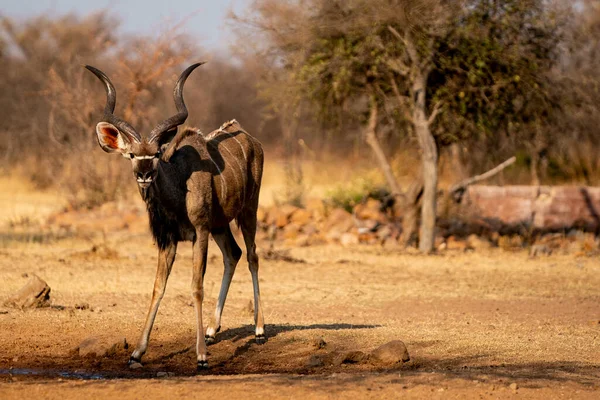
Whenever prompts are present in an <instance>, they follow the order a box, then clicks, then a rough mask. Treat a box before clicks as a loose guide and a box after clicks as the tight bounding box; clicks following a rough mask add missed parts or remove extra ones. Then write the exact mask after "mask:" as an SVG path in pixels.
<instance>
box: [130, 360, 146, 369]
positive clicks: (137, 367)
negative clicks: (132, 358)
mask: <svg viewBox="0 0 600 400" xmlns="http://www.w3.org/2000/svg"><path fill="white" fill-rule="evenodd" d="M140 368H144V366H143V365H142V364H140V363H139V362H134V363H131V364H129V369H140Z"/></svg>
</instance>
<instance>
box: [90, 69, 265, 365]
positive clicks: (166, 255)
mask: <svg viewBox="0 0 600 400" xmlns="http://www.w3.org/2000/svg"><path fill="white" fill-rule="evenodd" d="M201 64H202V63H198V64H194V65H192V66H190V67H188V68H187V69H186V70H185V71H184V72H183V73H182V74H181V76H180V77H179V80H178V81H177V83H176V84H175V89H174V92H173V95H174V98H175V106H176V108H177V114H175V115H174V116H172V117H170V118H168V119H166V120H165V121H163V122H161V123H160V124H159V125H157V126H156V127H155V128H154V129H153V130H152V131H151V132H150V134H149V135H148V136H147V137H143V136H141V135H140V134H139V133H138V132H136V130H135V129H134V128H133V127H132V126H131V125H129V124H128V123H127V122H125V121H123V120H121V119H120V118H118V117H116V116H115V115H114V114H113V112H114V109H115V104H116V91H115V88H114V86H113V84H112V83H111V81H110V79H108V77H107V76H106V75H105V74H104V73H103V72H102V71H100V70H98V69H96V68H94V67H91V66H89V65H88V66H86V68H87V69H88V70H90V71H91V72H92V73H94V75H96V77H98V78H99V79H100V80H101V81H102V83H104V86H105V88H106V93H107V101H106V106H105V108H104V116H103V118H102V121H101V122H99V123H98V125H97V126H96V134H97V137H98V143H99V144H100V147H102V149H103V150H104V151H106V152H108V153H113V152H117V153H121V154H122V155H123V156H124V157H126V158H129V159H131V164H132V166H133V174H134V176H135V178H136V180H137V183H138V188H139V191H140V194H141V196H142V198H143V199H144V201H145V202H146V207H147V209H148V216H149V218H150V228H151V230H152V234H153V236H154V239H155V241H156V244H157V246H158V267H157V271H156V280H155V282H154V291H153V292H152V300H151V302H150V310H149V311H148V315H147V316H146V322H145V324H144V329H143V331H142V334H141V337H140V339H139V342H138V344H137V346H136V348H135V350H134V351H133V353H132V354H131V358H130V359H129V364H130V366H131V365H134V364H136V363H140V362H141V359H142V356H143V355H144V353H145V352H146V349H147V348H148V339H149V337H150V331H151V330H152V325H153V324H154V319H155V317H156V313H157V311H158V307H159V304H160V301H161V299H162V297H163V295H164V293H165V286H166V284H167V279H168V277H169V273H170V272H171V267H172V265H173V261H174V260H175V253H176V250H177V243H178V242H180V241H188V240H189V241H192V243H193V261H192V264H193V277H192V297H193V301H194V306H195V312H196V327H197V339H196V354H197V368H198V369H199V370H200V369H204V368H207V367H208V363H207V361H206V353H207V351H206V342H209V343H210V342H212V341H214V340H215V335H216V333H217V332H218V331H219V329H220V324H221V313H222V311H223V306H224V304H225V298H226V297H227V291H228V289H229V285H230V283H231V279H232V277H233V273H234V271H235V267H236V265H237V263H238V261H239V259H240V257H241V255H242V251H241V249H240V248H239V246H238V245H237V243H236V241H235V239H234V237H233V235H232V233H231V230H230V228H229V223H230V222H231V221H232V220H234V219H235V220H236V221H237V223H238V225H239V227H240V228H241V231H242V234H243V237H244V242H245V243H246V250H247V255H248V264H249V268H250V273H251V275H252V284H253V286H254V320H255V324H256V331H255V335H256V336H255V339H256V341H257V342H258V343H262V342H264V340H265V336H264V321H263V313H262V309H261V302H260V292H259V288H258V257H257V255H256V246H255V242H254V237H255V233H256V210H257V207H258V195H259V190H260V182H261V177H262V171H263V150H262V147H261V144H260V142H259V141H258V140H257V139H255V138H254V137H252V136H251V135H249V134H248V133H247V132H245V131H244V130H243V129H242V128H241V126H240V125H239V124H238V123H237V121H235V120H233V121H230V122H228V123H225V124H223V125H222V126H221V128H219V129H218V130H216V131H214V132H212V133H210V134H208V135H202V134H201V133H200V132H199V131H197V130H195V129H190V128H187V129H182V130H180V131H179V132H178V127H179V125H181V124H183V123H184V121H185V120H186V118H187V116H188V111H187V108H186V106H185V103H184V100H183V86H184V84H185V81H186V79H187V77H188V76H189V75H190V73H191V72H192V71H193V70H194V69H195V68H197V67H198V66H200V65H201ZM209 234H211V235H212V236H213V238H214V239H215V242H216V243H217V245H218V246H219V248H220V250H221V252H222V253H223V263H224V265H225V271H224V274H223V282H222V284H221V290H220V292H219V299H218V302H217V308H216V311H215V315H214V319H213V320H212V323H211V324H210V325H209V326H208V328H207V330H206V337H205V336H204V330H203V327H202V300H203V297H204V291H203V282H202V281H203V278H204V272H205V269H206V255H207V248H208V236H209Z"/></svg>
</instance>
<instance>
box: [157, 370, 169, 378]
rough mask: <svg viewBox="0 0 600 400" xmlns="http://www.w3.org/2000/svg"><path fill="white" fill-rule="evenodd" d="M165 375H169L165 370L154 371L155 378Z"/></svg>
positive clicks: (164, 376)
mask: <svg viewBox="0 0 600 400" xmlns="http://www.w3.org/2000/svg"><path fill="white" fill-rule="evenodd" d="M167 376H169V374H168V373H166V372H165V371H160V372H157V373H156V377H157V378H166V377H167Z"/></svg>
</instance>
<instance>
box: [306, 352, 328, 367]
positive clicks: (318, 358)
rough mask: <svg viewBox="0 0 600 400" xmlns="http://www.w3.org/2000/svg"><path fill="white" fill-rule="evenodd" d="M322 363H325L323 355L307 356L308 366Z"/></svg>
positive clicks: (319, 365)
mask: <svg viewBox="0 0 600 400" xmlns="http://www.w3.org/2000/svg"><path fill="white" fill-rule="evenodd" d="M323 365H325V361H324V360H323V357H322V356H321V355H319V354H313V355H311V356H310V357H309V358H308V361H307V362H306V366H307V367H308V368H316V367H322V366H323Z"/></svg>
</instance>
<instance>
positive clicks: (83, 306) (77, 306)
mask: <svg viewBox="0 0 600 400" xmlns="http://www.w3.org/2000/svg"><path fill="white" fill-rule="evenodd" d="M75 309H76V310H89V309H90V305H89V304H88V303H77V304H75Z"/></svg>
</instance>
